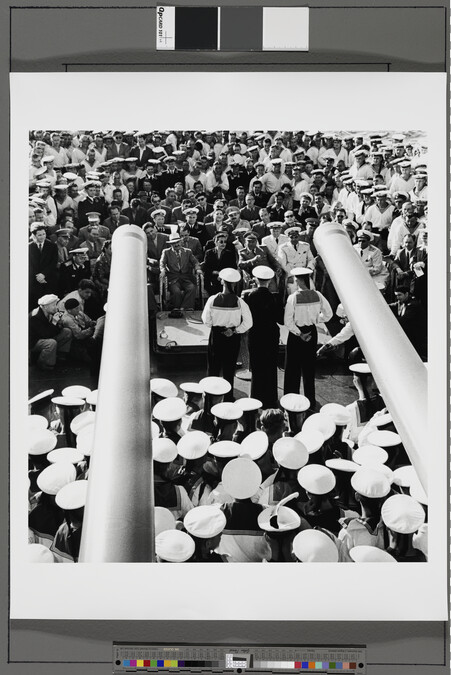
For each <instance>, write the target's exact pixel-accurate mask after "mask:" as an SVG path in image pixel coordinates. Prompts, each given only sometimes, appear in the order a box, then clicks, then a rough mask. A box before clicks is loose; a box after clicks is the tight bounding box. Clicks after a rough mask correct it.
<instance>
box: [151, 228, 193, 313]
mask: <svg viewBox="0 0 451 675" xmlns="http://www.w3.org/2000/svg"><path fill="white" fill-rule="evenodd" d="M169 244H170V248H166V249H164V251H163V254H162V256H161V260H160V272H161V277H162V278H163V279H164V278H165V277H167V280H168V289H169V295H170V303H171V305H172V311H171V312H170V314H169V316H170V317H171V318H180V317H181V315H182V313H181V311H180V308H181V307H184V308H185V309H194V303H195V300H196V278H195V276H194V275H195V274H200V273H201V269H200V265H199V263H198V261H197V260H196V258H195V257H194V255H193V253H192V251H190V250H189V249H186V248H182V242H181V240H180V236H179V235H178V234H171V235H170V237H169Z"/></svg>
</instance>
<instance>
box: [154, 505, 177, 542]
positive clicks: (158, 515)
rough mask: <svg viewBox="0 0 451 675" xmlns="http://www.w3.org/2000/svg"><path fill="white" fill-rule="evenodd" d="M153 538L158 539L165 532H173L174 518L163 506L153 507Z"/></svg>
mask: <svg viewBox="0 0 451 675" xmlns="http://www.w3.org/2000/svg"><path fill="white" fill-rule="evenodd" d="M154 521H155V536H156V537H158V535H159V534H161V533H162V532H166V530H175V517H174V516H173V514H172V512H171V511H169V509H166V508H165V507H164V506H155V507H154Z"/></svg>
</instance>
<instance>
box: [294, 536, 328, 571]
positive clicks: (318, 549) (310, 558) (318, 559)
mask: <svg viewBox="0 0 451 675" xmlns="http://www.w3.org/2000/svg"><path fill="white" fill-rule="evenodd" d="M293 553H294V555H295V556H296V558H297V559H298V560H300V561H301V562H303V563H330V562H332V563H333V562H338V548H337V547H336V545H335V543H334V542H333V541H332V539H331V538H330V537H329V536H328V535H327V534H324V532H321V531H319V530H303V531H302V532H299V533H298V534H297V535H296V536H295V538H294V539H293Z"/></svg>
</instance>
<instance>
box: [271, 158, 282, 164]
mask: <svg viewBox="0 0 451 675" xmlns="http://www.w3.org/2000/svg"><path fill="white" fill-rule="evenodd" d="M271 164H282V160H281V159H278V158H275V159H272V160H271Z"/></svg>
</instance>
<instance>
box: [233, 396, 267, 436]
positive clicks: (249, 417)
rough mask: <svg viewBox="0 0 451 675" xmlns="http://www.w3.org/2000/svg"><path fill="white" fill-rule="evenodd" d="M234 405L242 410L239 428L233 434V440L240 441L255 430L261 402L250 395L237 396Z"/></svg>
mask: <svg viewBox="0 0 451 675" xmlns="http://www.w3.org/2000/svg"><path fill="white" fill-rule="evenodd" d="M235 405H236V406H238V407H239V408H240V409H241V411H242V416H241V417H240V425H241V429H240V430H239V431H237V433H236V434H235V440H236V441H238V442H240V443H241V441H242V440H243V439H244V438H246V436H248V435H249V434H251V433H252V432H254V431H257V425H258V419H259V415H260V412H261V409H262V405H263V404H262V402H261V401H260V400H259V399H258V398H253V397H252V396H249V397H246V396H244V397H243V398H238V399H237V400H236V401H235Z"/></svg>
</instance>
